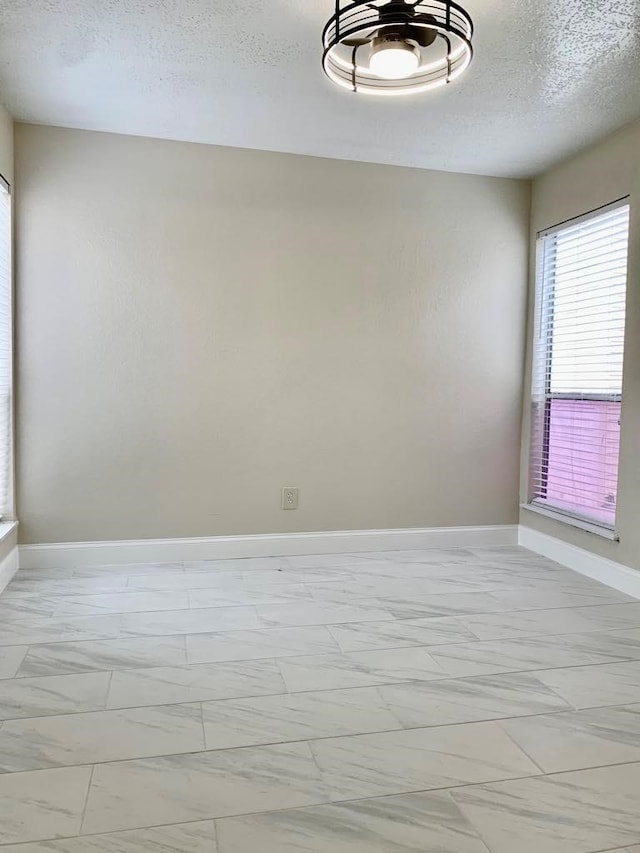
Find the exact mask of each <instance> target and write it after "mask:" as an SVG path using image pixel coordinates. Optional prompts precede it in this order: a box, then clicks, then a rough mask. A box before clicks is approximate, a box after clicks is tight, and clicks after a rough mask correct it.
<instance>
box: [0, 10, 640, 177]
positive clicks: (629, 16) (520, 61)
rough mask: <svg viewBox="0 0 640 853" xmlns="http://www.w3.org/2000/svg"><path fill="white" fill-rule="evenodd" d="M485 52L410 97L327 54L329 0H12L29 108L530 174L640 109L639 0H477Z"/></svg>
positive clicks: (19, 74) (11, 23) (22, 103)
mask: <svg viewBox="0 0 640 853" xmlns="http://www.w3.org/2000/svg"><path fill="white" fill-rule="evenodd" d="M462 2H463V3H464V5H465V6H466V7H467V9H468V11H469V12H470V13H471V15H472V17H473V18H474V21H475V24H476V39H475V49H476V56H475V59H474V62H473V63H472V65H471V68H470V69H469V71H468V72H467V74H466V75H464V76H463V77H462V79H461V80H459V81H457V82H456V83H455V84H452V85H451V86H449V87H447V88H446V89H439V90H436V91H434V92H432V93H427V94H422V95H414V96H411V97H410V99H409V100H407V99H405V98H400V99H378V98H371V97H366V96H363V95H360V96H356V95H353V94H351V93H349V92H345V91H342V90H339V89H337V88H336V87H334V86H333V85H332V84H331V83H330V82H329V81H328V80H327V79H326V78H325V77H324V75H323V73H322V70H321V66H320V54H321V49H320V33H321V28H322V25H323V23H324V21H325V20H326V18H328V17H329V15H330V14H331V12H332V7H333V0H242V2H232V0H2V3H1V4H0V100H3V101H4V102H5V104H6V105H7V107H8V108H9V109H10V111H11V112H12V113H13V115H14V116H15V117H16V118H18V119H20V120H24V121H30V122H36V123H43V124H56V125H63V126H68V127H79V128H87V129H93V130H105V131H115V132H119V133H130V134H138V135H145V136H157V137H166V138H170V139H182V140H190V141H193V142H207V143H214V144H219V145H232V146H241V147H246V148H261V149H268V150H276V151H288V152H295V153H299V154H314V155H318V156H324V157H338V158H342V159H350V160H364V161H369V162H377V163H393V164H400V165H406V166H421V167H425V168H433V169H446V170H453V171H461V172H474V173H479V174H490V175H505V176H518V177H526V176H530V175H532V174H535V173H536V172H539V171H540V170H542V169H543V168H545V167H546V166H548V165H550V164H551V163H553V162H555V161H557V160H559V159H561V158H562V157H563V156H565V155H567V154H569V153H571V152H573V151H575V150H577V149H578V148H580V147H582V146H584V145H586V144H588V143H589V142H591V141H593V140H595V139H597V138H599V137H600V136H602V135H604V134H605V133H607V132H608V131H609V130H611V129H613V128H616V127H618V126H620V125H622V124H624V123H626V122H627V121H630V120H631V119H633V118H635V117H636V116H638V115H640V3H639V2H638V0H467V2H466V3H465V2H464V0H462Z"/></svg>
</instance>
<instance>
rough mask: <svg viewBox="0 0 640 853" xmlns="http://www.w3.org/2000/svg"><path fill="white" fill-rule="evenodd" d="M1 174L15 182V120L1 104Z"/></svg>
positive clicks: (10, 181)
mask: <svg viewBox="0 0 640 853" xmlns="http://www.w3.org/2000/svg"><path fill="white" fill-rule="evenodd" d="M0 174H1V175H3V177H4V178H5V179H6V180H7V181H9V183H12V182H13V120H12V118H11V116H10V115H9V113H8V112H7V111H6V109H5V108H4V107H3V106H2V104H0Z"/></svg>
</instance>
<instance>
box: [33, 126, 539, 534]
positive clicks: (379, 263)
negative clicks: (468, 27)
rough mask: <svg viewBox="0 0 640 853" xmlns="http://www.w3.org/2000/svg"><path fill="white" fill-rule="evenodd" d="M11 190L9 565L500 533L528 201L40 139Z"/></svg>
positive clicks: (116, 141) (481, 185)
mask: <svg viewBox="0 0 640 853" xmlns="http://www.w3.org/2000/svg"><path fill="white" fill-rule="evenodd" d="M16 178H17V186H18V199H19V201H18V246H17V253H18V265H19V266H18V276H19V284H18V288H19V303H18V331H19V392H20V396H19V413H18V435H19V451H18V453H19V463H18V464H19V484H20V490H19V516H20V519H21V538H22V540H23V541H24V542H47V541H51V542H53V541H80V540H94V539H127V538H145V537H183V536H206V535H216V534H232V533H257V532H282V531H312V530H331V529H359V528H393V527H411V526H428V527H429V526H441V525H442V526H445V525H468V524H485V523H490V524H494V523H511V522H515V521H517V516H518V509H517V481H518V462H519V429H520V411H521V383H522V372H523V350H524V325H525V321H524V314H525V302H526V297H525V291H526V263H527V254H528V245H527V228H528V214H529V201H530V199H529V185H528V184H527V183H524V182H517V181H511V180H502V179H493V178H483V177H473V176H464V175H455V174H446V173H438V172H426V171H419V170H410V169H401V168H395V167H384V166H374V165H366V164H361V163H348V162H339V161H333V160H322V159H316V158H309V157H297V156H291V155H280V154H270V153H261V152H255V151H246V150H234V149H225V148H215V147H208V146H197V145H189V144H184V143H172V142H163V141H157V140H150V139H140V138H131V137H124V136H114V135H108V134H97V133H89V132H80V131H72V130H61V129H55V128H44V127H33V126H19V127H18V129H17V150H16ZM281 486H298V487H299V488H300V509H299V510H297V511H296V512H283V511H281V509H280V487H281Z"/></svg>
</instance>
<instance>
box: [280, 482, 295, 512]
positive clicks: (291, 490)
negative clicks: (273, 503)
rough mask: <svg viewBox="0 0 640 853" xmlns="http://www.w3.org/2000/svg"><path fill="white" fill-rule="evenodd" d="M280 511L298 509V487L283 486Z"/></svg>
mask: <svg viewBox="0 0 640 853" xmlns="http://www.w3.org/2000/svg"><path fill="white" fill-rule="evenodd" d="M282 509H298V487H297V486H284V487H283V489H282Z"/></svg>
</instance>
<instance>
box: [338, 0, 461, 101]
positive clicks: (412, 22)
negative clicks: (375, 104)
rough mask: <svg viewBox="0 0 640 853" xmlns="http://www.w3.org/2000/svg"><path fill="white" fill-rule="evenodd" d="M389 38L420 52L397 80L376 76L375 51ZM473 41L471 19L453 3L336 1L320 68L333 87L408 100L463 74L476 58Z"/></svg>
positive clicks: (434, 0) (435, 0) (433, 0)
mask: <svg viewBox="0 0 640 853" xmlns="http://www.w3.org/2000/svg"><path fill="white" fill-rule="evenodd" d="M403 33H409V36H408V37H403V36H402V34H403ZM385 38H389V39H396V40H399V41H400V42H403V43H404V44H406V45H407V46H411V47H412V48H413V49H415V50H417V51H418V53H419V59H420V61H419V64H418V67H417V69H416V70H415V72H414V73H411V74H410V75H408V76H406V77H401V78H399V79H398V78H391V77H389V78H385V77H381V76H378V75H377V74H375V73H374V72H373V70H372V69H371V68H370V67H369V61H370V58H371V56H372V55H373V52H374V51H373V50H372V46H373V45H374V43H375V44H379V43H380V41H381V39H385ZM472 38H473V22H472V20H471V17H470V16H469V14H468V13H467V12H466V11H465V9H463V8H462V6H459V5H458V4H457V3H453V2H449V0H417V2H413V0H352V2H345V0H336V4H335V12H334V14H333V15H332V16H331V18H330V19H329V21H328V22H327V24H326V26H325V28H324V30H323V33H322V44H323V48H324V52H323V55H322V66H323V68H324V71H325V74H326V75H327V77H329V79H330V80H331V81H332V82H334V83H336V84H337V85H338V86H341V87H342V88H344V89H349V90H350V91H352V92H359V93H363V94H371V95H408V94H412V93H415V92H424V91H426V90H428V89H433V88H435V87H437V86H443V85H446V84H447V83H450V82H452V81H453V80H455V79H456V78H458V77H459V76H460V75H461V74H463V73H464V71H465V70H466V69H467V68H468V66H469V63H470V62H471V59H472V57H473V47H472V44H471V41H472Z"/></svg>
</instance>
